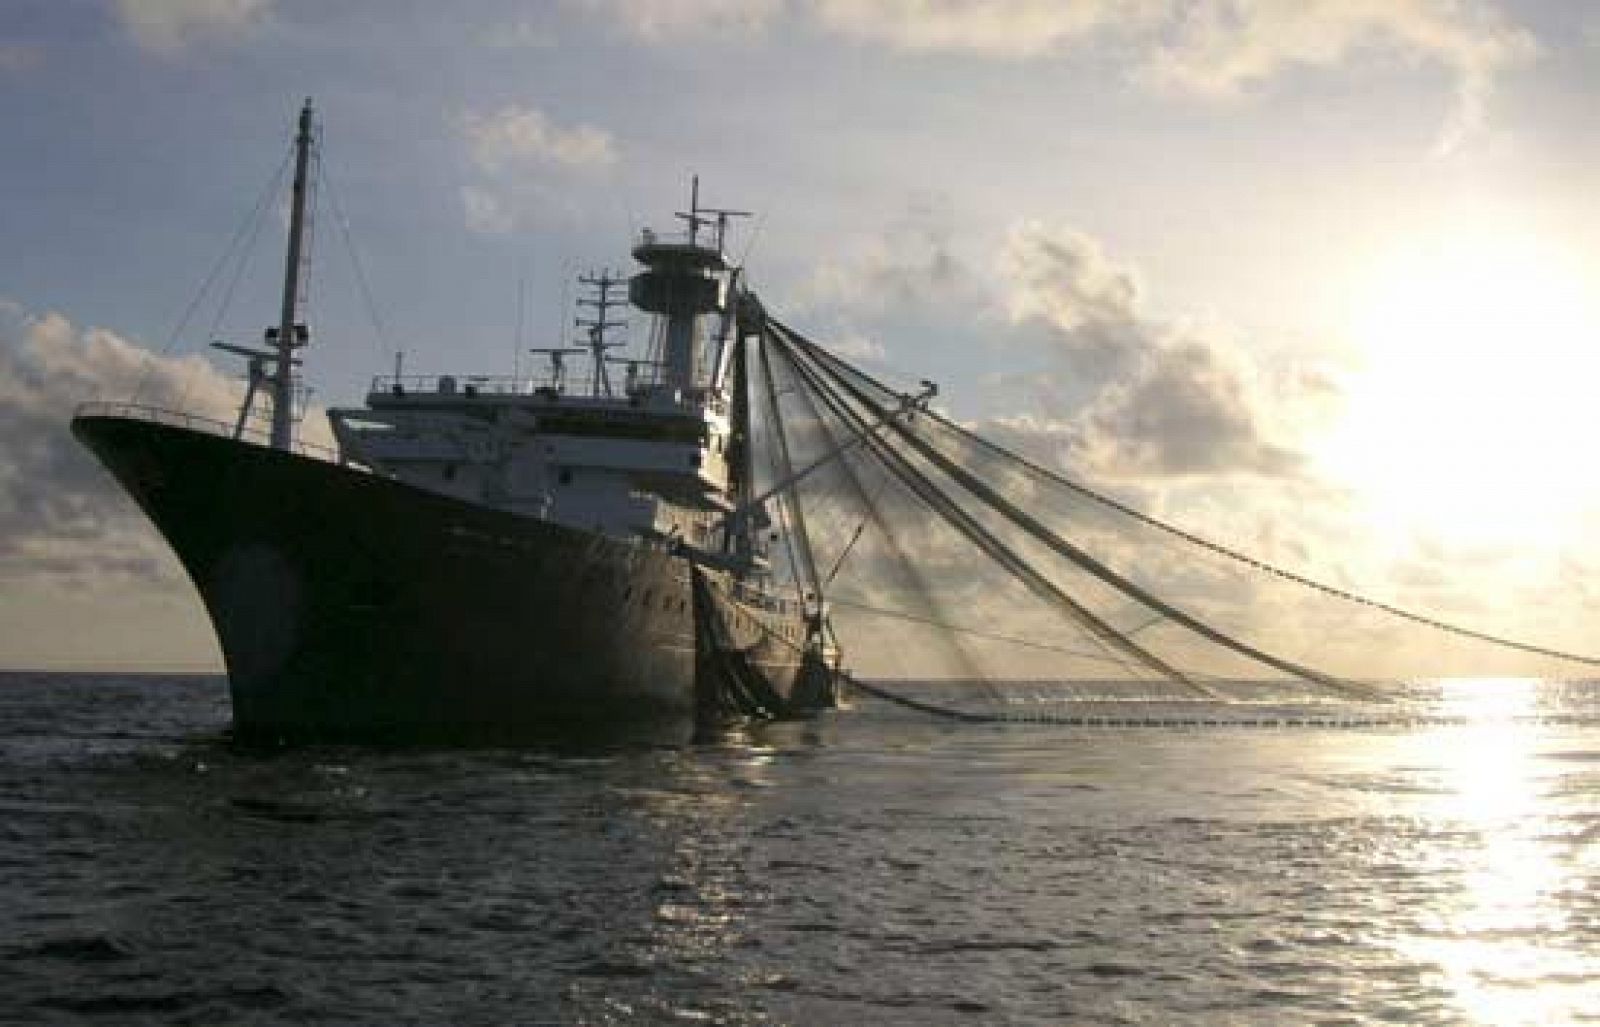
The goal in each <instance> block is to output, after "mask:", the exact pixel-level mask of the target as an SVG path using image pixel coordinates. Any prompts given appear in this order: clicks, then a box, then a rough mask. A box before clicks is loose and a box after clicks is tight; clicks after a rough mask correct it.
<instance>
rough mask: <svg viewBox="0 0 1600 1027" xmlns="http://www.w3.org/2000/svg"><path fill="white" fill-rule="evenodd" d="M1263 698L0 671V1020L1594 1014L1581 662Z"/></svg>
mask: <svg viewBox="0 0 1600 1027" xmlns="http://www.w3.org/2000/svg"><path fill="white" fill-rule="evenodd" d="M1279 712H1281V711H1271V710H1268V711H1267V713H1268V714H1271V715H1265V716H1263V715H1257V714H1255V713H1249V712H1248V711H1247V712H1246V713H1245V714H1240V713H1238V712H1237V711H1221V712H1218V711H1212V712H1210V713H1208V714H1207V715H1206V716H1204V717H1187V716H1179V715H1177V714H1176V713H1174V712H1173V711H1172V710H1170V709H1165V708H1163V709H1159V710H1155V711H1154V715H1150V716H1145V715H1141V716H1140V717H1134V718H1126V719H1127V723H1125V724H1121V725H1118V726H1061V725H1046V724H1034V725H965V724H954V723H948V722H942V721H936V720H933V719H930V718H927V717H924V716H921V715H918V714H915V713H913V712H912V711H909V710H902V709H898V708H895V707H890V706H886V705H883V704H881V703H878V702H875V701H862V702H860V703H859V704H858V706H857V707H856V708H855V709H852V710H847V711H840V712H837V713H830V714H827V715H825V716H823V717H821V718H820V719H818V720H816V721H813V722H807V723H801V724H788V725H781V726H778V727H773V728H769V729H766V730H762V731H759V732H755V733H752V734H750V735H748V736H746V737H737V738H729V739H727V740H725V741H722V742H719V743H717V744H713V745H704V746H697V747H657V748H652V747H642V746H634V747H624V748H617V749H611V750H606V749H588V750H574V751H554V750H549V749H488V750H475V751H462V750H447V749H387V750H363V749H358V748H327V747H322V748H290V749H282V750H259V749H257V750H250V749H244V748H240V747H237V746H235V745H233V744H232V743H231V742H230V741H229V740H228V738H227V736H226V733H225V732H226V727H227V723H228V703H227V694H226V687H225V683H224V682H223V681H222V680H221V679H220V678H215V677H155V676H144V677H141V676H129V675H40V674H9V675H0V928H3V930H0V1021H3V1022H5V1023H21V1024H37V1023H107V1024H130V1023H143V1022H148V1023H162V1024H166V1023H193V1024H223V1023H277V1022H294V1023H374V1024H399V1023H543V1022H561V1023H635V1022H680V1021H682V1022H690V1023H695V1022H713V1023H724V1022H726V1023H798V1024H852V1023H915V1024H928V1023H952V1022H1001V1023H1065V1022H1075V1023H1174V1022H1225V1023H1303V1022H1317V1023H1368V1022H1381V1023H1491V1024H1508V1023H1539V1024H1548V1023H1582V1022H1590V1023H1600V687H1597V686H1595V685H1592V684H1591V685H1543V686H1540V685H1530V684H1528V683H1524V682H1498V683H1479V684H1465V683H1462V684H1454V685H1447V686H1440V687H1426V688H1423V687H1418V688H1414V689H1412V690H1410V691H1409V692H1408V693H1407V697H1406V698H1404V699H1403V700H1402V701H1400V702H1399V703H1397V704H1395V706H1394V707H1393V710H1392V718H1391V719H1389V720H1386V721H1384V722H1380V723H1364V724H1358V725H1356V726H1335V725H1336V724H1337V721H1338V717H1337V716H1336V715H1334V714H1336V713H1337V711H1336V710H1335V711H1331V713H1330V711H1323V712H1321V713H1318V714H1317V715H1316V717H1315V718H1314V719H1312V720H1310V721H1308V720H1307V719H1306V718H1305V717H1300V716H1281V717H1280V716H1278V715H1277V714H1278V713H1279ZM1229 718H1234V720H1230V719H1229ZM1322 721H1328V723H1327V724H1324V723H1322ZM1147 722H1148V723H1147Z"/></svg>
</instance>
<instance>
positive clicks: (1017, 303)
mask: <svg viewBox="0 0 1600 1027" xmlns="http://www.w3.org/2000/svg"><path fill="white" fill-rule="evenodd" d="M1000 266H1001V269H1002V274H1003V276H1004V278H1005V280H1006V281H1007V282H1008V283H1009V285H1008V287H1009V289H1010V297H1009V310H1010V314H1011V318H1012V320H1013V321H1014V322H1016V323H1018V324H1024V325H1032V326H1033V327H1035V328H1036V329H1038V330H1042V333H1043V338H1044V340H1045V344H1046V345H1047V346H1048V347H1049V349H1050V351H1051V353H1052V355H1053V356H1054V357H1055V358H1056V359H1058V360H1059V361H1060V362H1061V363H1062V365H1063V368H1064V371H1065V374H1066V376H1067V377H1068V378H1069V379H1071V380H1072V381H1073V382H1075V383H1079V384H1080V385H1085V386H1087V387H1088V388H1089V389H1090V396H1091V398H1090V400H1089V402H1088V403H1087V405H1086V406H1085V407H1084V408H1083V409H1081V410H1080V411H1079V412H1078V413H1077V414H1076V415H1075V416H1074V417H1073V418H1072V420H1071V422H1070V424H1068V425H1065V426H1058V427H1057V428H1056V429H1055V431H1054V433H1055V434H1056V435H1058V436H1060V437H1059V438H1058V440H1057V448H1058V449H1064V450H1065V451H1066V453H1067V455H1068V457H1069V462H1070V463H1072V464H1073V465H1075V466H1078V467H1080V468H1082V469H1085V470H1089V471H1092V472H1094V473H1097V474H1104V475H1114V476H1136V477H1137V476H1157V477H1160V476H1167V475H1193V474H1215V473H1238V472H1245V473H1254V474H1270V475H1277V474H1287V473H1290V472H1292V471H1293V470H1294V469H1295V468H1296V467H1297V466H1298V464H1299V460H1298V458H1297V457H1296V456H1295V454H1294V453H1293V452H1292V451H1291V450H1290V449H1288V448H1286V447H1284V446H1282V445H1280V444H1277V443H1275V442H1274V441H1272V439H1271V438H1270V437H1269V436H1270V427H1269V426H1270V423H1271V422H1272V420H1273V418H1272V416H1271V413H1270V407H1271V405H1272V404H1271V402H1270V400H1269V398H1268V396H1267V395H1266V394H1265V390H1264V389H1263V388H1262V386H1261V383H1260V381H1259V376H1258V373H1257V369H1256V367H1255V365H1254V364H1253V363H1252V362H1251V361H1250V360H1248V359H1247V358H1246V357H1245V356H1244V354H1243V352H1242V351H1240V350H1239V349H1238V348H1237V347H1235V346H1233V345H1232V344H1231V343H1229V342H1228V341H1227V340H1226V339H1224V338H1221V337H1218V336H1217V335H1216V334H1215V333H1213V334H1209V335H1208V334H1207V333H1205V332H1204V331H1202V330H1201V329H1199V328H1197V327H1195V326H1191V325H1169V324H1165V323H1162V322H1160V321H1156V320H1154V319H1151V318H1150V317H1148V316H1146V315H1145V314H1144V313H1143V312H1142V310H1141V309H1140V286H1139V281H1138V278H1137V276H1136V275H1135V274H1134V272H1133V270H1132V269H1130V268H1127V267H1124V266H1122V265H1119V264H1117V263H1116V262H1114V261H1112V260H1110V259H1109V258H1108V257H1107V256H1106V255H1105V253H1104V252H1103V250H1102V249H1101V247H1100V246H1099V244H1098V243H1097V242H1096V241H1095V240H1093V239H1091V238H1089V237H1088V236H1086V235H1084V234H1083V233H1081V232H1077V231H1075V230H1072V229H1070V228H1050V227H1047V226H1045V225H1043V224H1041V223H1039V222H1032V221H1028V222H1021V223H1019V224H1017V225H1015V226H1013V228H1012V229H1011V231H1010V233H1009V235H1008V237H1007V239H1006V242H1005V244H1004V246H1003V247H1002V250H1001V258H1000Z"/></svg>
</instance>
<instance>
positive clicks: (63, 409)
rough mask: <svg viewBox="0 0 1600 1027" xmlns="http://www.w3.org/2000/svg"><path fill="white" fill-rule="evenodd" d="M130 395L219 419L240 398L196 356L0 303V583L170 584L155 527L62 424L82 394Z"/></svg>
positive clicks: (172, 571) (169, 566)
mask: <svg viewBox="0 0 1600 1027" xmlns="http://www.w3.org/2000/svg"><path fill="white" fill-rule="evenodd" d="M141 386H142V387H141ZM136 391H137V393H138V396H139V398H140V401H141V402H146V403H149V404H151V405H155V406H162V407H172V408H179V407H181V408H182V409H184V410H187V411H191V412H193V413H197V414H201V415H203V416H207V417H214V418H217V419H223V420H225V419H231V417H232V416H233V414H234V412H235V410H236V409H237V405H238V402H239V389H238V386H237V385H236V384H235V383H233V382H231V381H229V380H228V379H227V378H225V377H223V376H222V375H221V374H219V373H218V372H217V371H216V370H215V369H214V368H212V366H211V365H210V364H209V363H207V362H206V361H205V360H204V359H202V358H201V357H197V356H189V357H183V358H172V357H160V356H156V355H155V354H153V353H150V352H149V351H147V350H145V349H143V348H141V347H139V346H136V345H134V344H133V343H131V342H129V341H127V340H126V339H123V338H122V337H120V336H118V335H116V334H115V333H113V332H109V331H106V330H104V329H100V328H90V329H87V330H80V329H78V328H75V327H74V326H73V325H72V324H71V323H70V322H69V321H68V320H67V319H66V318H64V317H62V316H61V315H59V314H53V313H52V314H44V315H42V316H34V315H30V314H28V313H27V312H25V311H24V310H23V308H22V307H20V306H19V305H17V304H16V303H12V302H0V421H3V422H4V423H5V425H6V431H5V433H4V434H3V435H0V579H3V580H5V581H6V582H7V583H8V586H10V587H15V586H18V585H23V586H26V585H29V584H33V585H38V584H41V583H43V584H55V585H58V586H66V587H72V588H95V587H99V586H102V585H105V584H107V583H109V582H116V581H127V580H130V579H133V580H138V581H141V582H145V583H153V584H168V585H170V584H174V583H176V582H178V581H179V580H181V572H180V571H179V569H178V566H177V563H176V561H175V560H174V559H173V558H172V557H171V555H170V554H169V553H168V552H167V549H166V546H165V544H164V543H162V542H161V540H160V538H159V537H158V536H157V535H156V533H155V531H154V529H153V528H151V527H150V526H149V525H148V524H146V523H145V520H144V517H143V515H142V514H141V513H139V511H138V510H137V509H136V508H135V507H134V505H133V503H132V502H131V501H130V500H128V499H127V498H126V497H125V496H124V495H123V494H122V492H121V490H120V489H119V488H118V487H117V486H116V484H115V482H113V480H112V479H111V476H110V475H109V474H107V473H106V472H105V471H104V470H102V469H101V468H100V466H99V464H98V463H96V461H95V459H94V457H93V456H91V455H90V454H89V452H88V451H87V450H85V449H84V448H83V446H82V445H80V444H79V443H78V441H77V440H76V439H74V438H73V437H72V435H71V432H70V430H69V428H68V425H69V422H70V421H71V419H72V411H73V409H74V408H75V407H76V406H77V404H79V403H81V402H83V401H84V400H88V399H94V398H108V399H113V398H114V399H124V398H128V397H130V396H132V395H134V393H135V392H136Z"/></svg>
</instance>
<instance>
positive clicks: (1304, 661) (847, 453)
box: [750, 321, 1600, 709]
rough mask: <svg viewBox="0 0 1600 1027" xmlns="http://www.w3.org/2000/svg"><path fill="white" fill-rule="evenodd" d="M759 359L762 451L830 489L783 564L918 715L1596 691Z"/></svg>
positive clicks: (861, 672)
mask: <svg viewBox="0 0 1600 1027" xmlns="http://www.w3.org/2000/svg"><path fill="white" fill-rule="evenodd" d="M758 347H759V353H758V355H757V356H755V357H752V358H751V359H752V366H751V368H750V375H751V380H752V383H753V385H754V387H753V388H752V389H751V393H752V403H753V410H754V412H755V413H756V414H757V415H758V416H757V417H756V418H755V419H754V421H753V423H754V424H762V423H765V424H767V425H769V426H770V425H781V426H782V427H781V428H773V427H768V428H766V429H760V428H753V429H752V430H753V431H754V432H755V433H756V434H757V436H758V437H757V438H756V439H755V440H754V441H755V442H756V446H757V450H758V451H761V450H764V449H769V448H771V446H773V445H780V446H781V447H782V448H784V449H786V450H787V458H786V461H785V462H786V463H787V464H788V466H789V467H792V468H795V469H804V468H811V469H810V470H809V471H806V472H805V473H803V474H802V475H801V477H800V478H799V480H798V481H797V483H796V484H795V485H794V487H793V488H792V489H791V490H788V494H787V495H786V496H785V497H784V498H785V501H784V502H781V503H779V504H777V505H778V507H779V513H780V516H781V517H782V519H783V520H784V522H785V523H784V524H782V525H780V527H782V528H790V529H792V528H794V527H795V526H796V525H795V523H794V522H796V521H799V522H802V523H801V524H800V527H801V528H802V530H801V531H799V532H793V533H794V534H798V535H799V536H801V541H800V542H799V543H798V544H790V545H789V546H788V547H787V548H786V549H784V550H782V551H780V552H779V553H778V554H777V559H779V560H780V561H783V562H786V563H787V564H788V568H787V569H788V571H789V572H790V573H792V574H793V575H794V577H795V579H796V580H797V581H798V582H801V583H802V585H801V587H802V588H808V587H811V588H820V589H821V590H822V592H823V594H825V595H826V597H827V600H828V602H829V604H830V610H831V616H830V621H831V623H832V626H833V630H834V632H835V634H836V635H837V637H838V639H839V642H840V644H841V647H842V649H843V651H844V653H845V654H846V657H847V663H848V665H849V666H851V667H852V668H853V669H854V670H855V676H856V677H858V678H870V679H873V680H874V681H877V682H878V683H880V684H883V683H884V682H888V681H897V682H900V683H901V685H902V686H903V687H898V688H897V689H896V692H897V693H898V694H901V695H905V696H908V697H914V696H921V697H923V698H926V697H928V696H937V697H938V701H939V702H941V703H952V702H955V703H959V704H964V705H963V708H969V709H971V708H997V707H998V708H1004V707H1007V706H1010V707H1015V706H1016V705H1017V704H1019V703H1027V702H1031V701H1038V700H1039V698H1040V696H1042V695H1044V694H1046V693H1048V694H1049V695H1050V696H1052V697H1054V698H1055V699H1058V700H1059V699H1068V700H1072V701H1079V702H1084V701H1088V702H1093V701H1097V700H1104V699H1108V698H1115V699H1117V700H1118V701H1126V700H1127V699H1129V698H1145V699H1151V700H1160V701H1166V702H1171V701H1187V700H1200V701H1216V700H1230V701H1241V700H1243V701H1248V700H1251V699H1261V698H1263V697H1273V696H1276V697H1281V696H1283V695H1285V694H1294V695H1297V696H1300V697H1303V698H1313V699H1327V700H1330V701H1338V702H1345V703H1348V702H1350V701H1358V702H1381V701H1382V700H1384V699H1385V698H1386V697H1387V696H1388V695H1391V694H1393V693H1394V686H1395V684H1396V683H1399V682H1405V681H1414V680H1418V679H1431V678H1440V677H1451V676H1472V677H1491V676H1525V677H1543V678H1553V679H1576V678H1585V677H1593V676H1595V673H1596V668H1597V667H1600V659H1596V658H1593V657H1588V656H1585V655H1583V654H1581V653H1574V652H1567V651H1563V650H1561V649H1558V648H1553V647H1547V646H1542V645H1538V644H1534V643H1529V642H1524V641H1519V640H1517V639H1512V638H1504V637H1499V636H1498V635H1496V634H1494V633H1492V632H1491V631H1488V630H1479V629H1475V628H1468V627H1463V626H1458V625H1455V624H1447V623H1444V622H1442V621H1439V620H1435V619H1432V618H1430V617H1428V616H1425V615H1422V614H1418V613H1414V612H1411V611H1408V610H1403V609H1400V608H1398V607H1396V606H1393V605H1387V604H1384V603H1381V602H1378V601H1375V600H1372V599H1368V598H1365V597H1363V596H1361V595H1358V594H1357V593H1356V592H1354V591H1350V590H1347V589H1346V588H1343V587H1335V586H1332V585H1329V584H1326V583H1322V582H1318V581H1313V580H1311V579H1310V578H1308V577H1305V576H1301V575H1300V574H1297V573H1295V572H1293V571H1291V570H1287V569H1284V568H1281V567H1276V566H1272V565H1268V564H1266V563H1263V562H1260V561H1258V560H1256V559H1253V558H1251V557H1250V556H1248V555H1246V554H1244V553H1242V552H1239V551H1236V550H1234V549H1231V548H1228V547H1225V546H1222V545H1218V544H1215V543H1214V542H1211V541H1208V540H1206V539H1204V538H1201V537H1199V536H1197V535H1194V534H1191V533H1188V532H1186V531H1183V530H1181V529H1179V528H1177V527H1174V526H1172V525H1169V524H1166V523H1164V522H1162V521H1158V520H1156V519H1154V518H1152V517H1149V516H1147V515H1145V514H1143V513H1141V512H1139V511H1138V510H1135V509H1133V508H1132V507H1130V506H1128V505H1125V504H1123V503H1120V502H1118V501H1116V500H1114V499H1112V498H1110V497H1108V496H1106V495H1104V494H1102V493H1101V492H1098V491H1095V490H1093V489H1090V488H1088V487H1085V486H1083V485H1081V484H1079V483H1077V482H1075V481H1072V480H1069V479H1068V478H1066V477H1064V476H1062V475H1060V474H1058V473H1056V472H1054V471H1052V470H1051V469H1049V468H1047V467H1045V466H1043V465H1041V464H1040V463H1037V462H1035V461H1032V460H1030V459H1028V458H1026V457H1024V456H1021V455H1019V454H1017V453H1014V452H1012V451H1010V450H1007V449H1005V448H1002V447H1000V446H998V445H996V444H994V443H992V442H989V441H987V440H985V439H983V438H981V437H979V436H978V435H976V434H974V433H972V432H970V431H969V430H967V429H966V428H964V427H962V426H961V425H960V424H958V423H956V422H954V421H952V420H950V419H948V418H946V417H944V416H941V415H940V414H938V413H936V412H934V411H933V410H930V409H928V408H927V404H926V403H925V402H919V397H918V396H916V395H915V394H914V390H913V391H912V392H906V391H902V390H897V389H895V388H893V387H891V386H889V385H887V384H885V383H884V382H882V381H879V380H877V379H875V378H873V377H871V376H869V375H867V374H865V373H864V372H862V371H861V370H859V369H857V368H855V367H853V366H851V365H850V364H848V363H846V362H844V361H842V360H841V359H839V358H837V357H835V356H833V355H832V354H830V353H829V352H828V351H827V350H826V349H824V348H823V347H820V346H818V345H816V344H814V343H812V342H810V341H808V340H807V339H805V338H803V337H802V336H800V335H799V334H797V333H796V332H794V331H792V330H790V329H788V328H786V327H785V326H783V325H782V324H780V323H777V322H775V321H769V322H768V323H767V326H766V330H765V331H764V332H763V334H762V336H761V337H760V339H759V342H758ZM922 398H924V399H925V397H922ZM763 431H764V432H765V433H766V437H765V438H762V437H759V436H761V434H762V432H763ZM777 435H781V438H776V437H774V436H777ZM806 583H809V584H806ZM1569 612H1570V611H1569ZM911 682H916V683H917V685H916V688H912V687H911V685H910V683H911Z"/></svg>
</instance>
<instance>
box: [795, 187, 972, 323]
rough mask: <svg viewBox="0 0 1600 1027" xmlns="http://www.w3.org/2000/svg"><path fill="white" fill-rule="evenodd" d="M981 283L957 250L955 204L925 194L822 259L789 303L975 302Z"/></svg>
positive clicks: (867, 309)
mask: <svg viewBox="0 0 1600 1027" xmlns="http://www.w3.org/2000/svg"><path fill="white" fill-rule="evenodd" d="M980 287H981V286H980V283H979V282H978V279H977V276H976V273H975V270H974V268H973V267H972V266H971V264H970V263H969V262H968V261H967V260H966V259H965V258H964V257H963V256H962V255H961V254H959V253H958V252H957V248H956V244H955V233H954V229H953V228H952V219H951V213H950V210H949V204H948V203H947V202H946V201H945V200H943V199H942V198H938V197H919V198H915V199H913V200H912V202H911V203H910V204H909V205H908V206H907V208H906V210H905V211H904V213H902V214H901V215H900V216H899V217H897V218H896V219H895V220H893V221H891V222H890V223H889V224H888V225H887V226H885V227H884V229H883V230H882V231H881V232H879V233H877V234H875V235H872V236H870V237H868V238H864V239H861V240H858V241H857V242H856V244H855V246H854V249H853V252H849V253H847V254H846V255H845V256H844V257H843V258H842V259H839V260H830V261H827V262H825V263H823V264H821V265H819V266H818V267H817V268H816V270H815V271H813V272H812V274H811V277H810V279H809V280H808V281H806V282H805V283H803V284H802V285H801V286H800V287H799V288H798V289H797V290H796V294H795V295H794V296H793V297H791V298H790V300H791V302H790V303H789V304H786V305H785V309H791V310H793V309H800V310H806V309H812V308H816V307H829V308H835V309H843V310H849V311H853V312H857V313H863V314H865V313H880V312H883V311H886V310H901V311H903V310H906V309H909V308H923V309H926V308H933V307H943V306H945V305H948V304H959V303H966V302H972V301H974V300H976V299H977V291H978V290H979V289H980Z"/></svg>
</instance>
